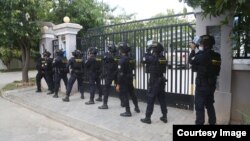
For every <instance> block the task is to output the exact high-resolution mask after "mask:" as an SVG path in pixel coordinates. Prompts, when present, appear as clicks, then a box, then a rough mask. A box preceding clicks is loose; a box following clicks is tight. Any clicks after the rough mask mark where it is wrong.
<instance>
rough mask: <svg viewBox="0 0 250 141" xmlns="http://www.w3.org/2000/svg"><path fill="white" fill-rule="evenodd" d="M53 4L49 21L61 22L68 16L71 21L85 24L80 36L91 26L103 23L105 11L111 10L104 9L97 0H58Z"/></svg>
mask: <svg viewBox="0 0 250 141" xmlns="http://www.w3.org/2000/svg"><path fill="white" fill-rule="evenodd" d="M51 4H52V9H50V13H49V16H48V19H47V21H51V22H53V23H54V24H60V23H62V22H63V18H64V17H65V16H68V17H69V18H70V22H72V23H78V24H80V25H82V26H83V29H82V30H81V31H80V33H79V34H78V36H83V35H84V33H85V32H86V31H87V29H89V28H92V27H96V26H99V25H103V21H104V20H103V18H104V16H103V13H104V11H107V10H109V8H106V9H104V8H103V7H102V5H101V4H100V3H97V2H96V1H95V0H71V1H67V0H57V1H52V3H51Z"/></svg>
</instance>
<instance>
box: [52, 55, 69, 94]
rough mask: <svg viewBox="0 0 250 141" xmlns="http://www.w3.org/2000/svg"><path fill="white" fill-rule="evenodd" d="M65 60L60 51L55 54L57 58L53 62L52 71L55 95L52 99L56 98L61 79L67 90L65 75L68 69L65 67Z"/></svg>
mask: <svg viewBox="0 0 250 141" xmlns="http://www.w3.org/2000/svg"><path fill="white" fill-rule="evenodd" d="M66 65H67V59H66V58H65V57H63V52H62V51H61V50H60V51H59V52H58V53H57V56H56V57H55V58H54V60H53V69H54V83H55V94H54V96H53V97H55V98H58V91H59V86H60V82H61V79H63V82H64V85H65V88H67V83H68V77H67V73H68V72H69V69H68V68H67V67H66Z"/></svg>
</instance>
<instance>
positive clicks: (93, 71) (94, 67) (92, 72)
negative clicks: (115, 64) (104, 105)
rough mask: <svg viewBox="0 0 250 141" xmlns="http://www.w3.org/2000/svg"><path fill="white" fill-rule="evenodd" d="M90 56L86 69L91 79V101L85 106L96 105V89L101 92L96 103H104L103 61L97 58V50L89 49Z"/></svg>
mask: <svg viewBox="0 0 250 141" xmlns="http://www.w3.org/2000/svg"><path fill="white" fill-rule="evenodd" d="M89 50H90V51H89V53H90V56H89V58H88V59H87V61H86V62H85V67H86V69H87V72H88V78H89V89H90V100H89V101H88V102H86V103H85V104H87V105H88V104H94V103H95V102H94V98H95V90H96V87H97V89H98V91H99V97H98V98H97V99H96V101H102V89H101V79H100V75H101V59H97V58H96V54H97V49H95V48H90V49H89Z"/></svg>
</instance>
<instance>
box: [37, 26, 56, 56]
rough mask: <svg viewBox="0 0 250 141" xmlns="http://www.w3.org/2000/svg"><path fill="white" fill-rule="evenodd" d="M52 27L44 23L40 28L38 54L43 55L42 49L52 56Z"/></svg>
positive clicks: (53, 36) (53, 37)
mask: <svg viewBox="0 0 250 141" xmlns="http://www.w3.org/2000/svg"><path fill="white" fill-rule="evenodd" d="M52 26H53V24H52V23H44V26H43V27H42V38H41V40H40V44H39V45H40V46H39V52H40V54H42V53H43V51H44V49H46V50H48V51H49V52H50V53H51V54H53V49H52V44H51V42H52V40H54V39H55V35H54V32H53V30H52Z"/></svg>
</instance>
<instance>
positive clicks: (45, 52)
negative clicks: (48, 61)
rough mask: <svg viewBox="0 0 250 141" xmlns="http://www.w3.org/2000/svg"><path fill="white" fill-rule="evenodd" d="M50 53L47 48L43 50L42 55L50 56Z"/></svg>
mask: <svg viewBox="0 0 250 141" xmlns="http://www.w3.org/2000/svg"><path fill="white" fill-rule="evenodd" d="M50 55H51V53H50V52H49V51H47V50H45V51H44V52H43V56H44V57H45V56H47V57H50Z"/></svg>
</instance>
